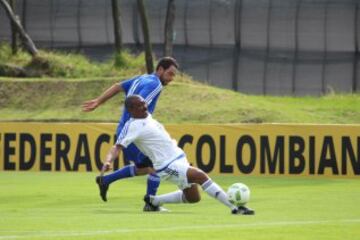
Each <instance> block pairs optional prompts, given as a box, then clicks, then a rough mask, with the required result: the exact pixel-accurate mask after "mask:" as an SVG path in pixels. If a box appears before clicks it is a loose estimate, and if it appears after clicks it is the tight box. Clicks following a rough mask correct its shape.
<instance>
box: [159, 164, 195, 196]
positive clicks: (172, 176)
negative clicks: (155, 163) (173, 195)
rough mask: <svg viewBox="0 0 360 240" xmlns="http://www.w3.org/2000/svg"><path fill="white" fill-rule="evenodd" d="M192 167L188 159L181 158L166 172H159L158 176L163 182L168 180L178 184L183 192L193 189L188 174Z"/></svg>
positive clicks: (170, 165) (166, 169) (165, 170)
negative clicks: (186, 189)
mask: <svg viewBox="0 0 360 240" xmlns="http://www.w3.org/2000/svg"><path fill="white" fill-rule="evenodd" d="M189 167H190V164H189V162H188V161H187V159H186V157H183V158H180V159H178V160H176V161H174V162H172V163H170V164H169V165H168V166H167V167H166V168H165V169H164V170H162V171H161V172H158V173H157V175H158V176H159V177H160V178H161V180H167V181H169V182H172V183H174V184H176V185H177V186H178V187H179V188H180V189H181V190H184V189H185V188H189V187H191V185H192V184H191V183H189V182H188V180H187V176H186V173H187V171H188V169H189Z"/></svg>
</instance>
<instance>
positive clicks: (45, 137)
mask: <svg viewBox="0 0 360 240" xmlns="http://www.w3.org/2000/svg"><path fill="white" fill-rule="evenodd" d="M51 140H52V135H51V134H50V133H42V134H40V171H50V170H51V163H49V162H46V156H49V155H51V148H49V147H46V143H47V142H50V141H51Z"/></svg>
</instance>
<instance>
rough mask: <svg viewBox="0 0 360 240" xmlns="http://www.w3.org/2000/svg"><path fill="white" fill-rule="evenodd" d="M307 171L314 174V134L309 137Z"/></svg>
mask: <svg viewBox="0 0 360 240" xmlns="http://www.w3.org/2000/svg"><path fill="white" fill-rule="evenodd" d="M309 173H310V174H315V136H310V137H309Z"/></svg>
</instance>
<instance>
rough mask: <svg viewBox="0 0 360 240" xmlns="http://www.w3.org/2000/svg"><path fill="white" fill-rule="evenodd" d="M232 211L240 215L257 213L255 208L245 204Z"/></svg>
mask: <svg viewBox="0 0 360 240" xmlns="http://www.w3.org/2000/svg"><path fill="white" fill-rule="evenodd" d="M231 213H232V214H240V215H255V210H253V209H251V208H248V207H245V206H240V207H238V208H237V209H233V210H232V211H231Z"/></svg>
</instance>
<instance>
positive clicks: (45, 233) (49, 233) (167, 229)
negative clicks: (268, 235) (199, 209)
mask: <svg viewBox="0 0 360 240" xmlns="http://www.w3.org/2000/svg"><path fill="white" fill-rule="evenodd" d="M359 222H360V218H359V219H340V220H314V221H292V222H291V221H290V222H289V221H288V222H258V223H245V224H221V225H199V226H178V227H164V228H151V229H142V228H136V229H112V230H95V231H79V232H73V231H64V232H56V231H40V232H39V231H0V232H14V233H17V234H21V233H23V234H26V235H4V236H0V239H19V238H28V237H37V238H45V237H46V238H51V237H76V236H94V235H106V234H114V233H132V232H140V231H141V232H172V231H179V230H203V229H206V230H208V231H212V230H217V229H222V228H237V229H238V228H244V229H248V228H266V227H274V226H290V225H296V226H298V225H334V224H336V225H339V224H341V225H348V224H358V223H359Z"/></svg>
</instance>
